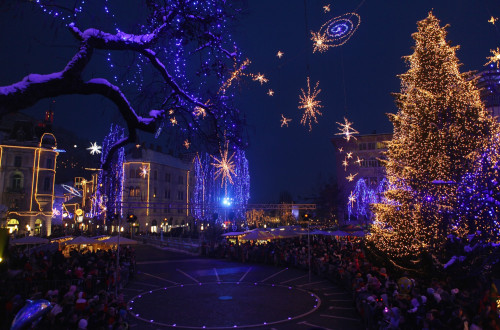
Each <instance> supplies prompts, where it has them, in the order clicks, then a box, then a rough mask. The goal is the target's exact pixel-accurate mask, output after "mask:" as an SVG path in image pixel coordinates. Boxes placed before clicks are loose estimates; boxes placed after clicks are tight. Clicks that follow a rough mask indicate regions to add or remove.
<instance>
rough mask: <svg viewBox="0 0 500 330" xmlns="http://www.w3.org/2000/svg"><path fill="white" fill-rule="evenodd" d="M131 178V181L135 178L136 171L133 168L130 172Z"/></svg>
mask: <svg viewBox="0 0 500 330" xmlns="http://www.w3.org/2000/svg"><path fill="white" fill-rule="evenodd" d="M129 178H130V179H133V178H135V170H134V169H133V168H131V169H130V171H129Z"/></svg>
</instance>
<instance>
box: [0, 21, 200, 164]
mask: <svg viewBox="0 0 500 330" xmlns="http://www.w3.org/2000/svg"><path fill="white" fill-rule="evenodd" d="M170 19H171V16H170V15H169V16H166V17H165V22H164V23H163V24H162V25H160V26H159V27H158V28H156V29H155V30H154V31H153V32H151V33H148V34H142V35H134V34H126V33H123V32H118V33H116V34H110V33H106V32H103V31H100V30H97V29H93V28H90V29H87V30H85V31H81V30H80V29H78V28H77V27H76V26H75V24H73V23H72V24H70V25H69V28H70V30H71V32H72V34H73V35H74V36H75V37H76V38H77V39H78V40H79V41H80V46H79V49H78V52H77V53H76V54H75V55H74V56H73V58H72V59H71V60H70V61H69V62H68V63H67V65H66V66H65V68H64V69H63V70H62V71H60V72H54V73H50V74H44V75H42V74H29V75H27V76H26V77H24V78H23V79H22V80H21V81H19V82H16V83H14V84H12V85H9V86H3V87H0V115H4V114H7V113H12V112H16V111H18V110H21V109H25V108H27V107H30V106H32V105H34V104H36V103H37V102H38V101H40V100H42V99H44V98H50V97H56V96H61V95H69V94H81V95H90V94H98V95H102V96H104V97H106V98H108V99H109V100H111V101H112V102H113V103H114V104H115V105H116V106H117V108H118V110H119V111H120V114H121V116H122V117H123V119H124V120H125V122H126V124H127V128H128V132H129V136H128V137H127V138H125V139H123V140H120V141H119V142H117V144H116V145H115V146H113V147H112V148H111V151H110V152H109V154H108V157H107V159H106V161H105V163H104V164H103V166H104V167H105V168H106V167H107V166H108V165H109V162H110V159H111V157H112V155H113V152H114V151H116V150H117V149H118V148H119V147H121V146H123V145H125V144H127V143H129V142H134V140H135V139H136V136H137V132H136V130H137V129H139V130H142V131H146V132H154V131H155V129H156V126H157V122H158V121H159V120H161V119H162V118H164V117H165V114H164V111H163V110H151V111H150V112H149V116H148V117H142V116H139V115H138V114H137V112H136V110H135V109H134V108H133V106H132V105H131V103H130V102H129V100H128V99H127V97H126V96H125V95H124V94H123V92H122V91H121V89H120V88H119V87H118V86H116V85H114V84H112V83H111V82H109V81H108V80H106V79H104V78H94V79H90V80H88V81H84V80H83V79H82V73H83V71H84V70H85V68H86V66H87V64H88V63H89V62H90V60H91V58H92V55H93V52H94V50H95V49H100V50H113V51H133V52H137V53H140V54H143V55H145V56H146V57H147V58H148V59H149V60H150V61H151V63H152V65H153V67H155V68H156V69H157V70H158V71H159V72H160V74H161V76H162V77H163V78H164V80H165V83H166V84H167V85H168V86H169V87H170V88H171V89H172V91H173V93H174V94H176V95H177V96H178V97H180V98H182V99H184V100H185V101H186V102H188V103H190V104H193V105H196V106H199V107H203V108H205V107H206V106H205V105H204V104H203V103H202V102H199V101H198V100H195V99H194V98H192V97H191V96H189V95H188V93H186V92H185V91H184V90H183V89H182V88H181V87H180V85H179V84H178V83H176V82H175V80H174V77H173V76H172V75H171V74H169V72H168V71H167V68H166V66H165V65H163V63H162V62H161V61H160V59H158V58H157V57H156V56H155V53H154V52H153V51H152V50H151V49H150V47H151V46H152V45H153V44H154V43H155V42H156V41H157V40H158V38H159V37H160V34H161V33H162V32H163V31H164V30H165V29H166V28H167V26H168V21H169V20H170Z"/></svg>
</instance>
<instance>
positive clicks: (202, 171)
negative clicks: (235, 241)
mask: <svg viewBox="0 0 500 330" xmlns="http://www.w3.org/2000/svg"><path fill="white" fill-rule="evenodd" d="M233 159H234V173H235V175H234V178H233V181H234V184H233V185H230V186H227V187H221V185H220V184H219V182H218V181H217V180H214V177H215V172H216V170H217V168H216V167H215V166H214V165H212V163H213V158H212V156H211V155H209V154H207V153H204V154H201V155H197V156H196V158H195V160H194V175H195V180H196V181H195V186H194V189H193V199H192V201H193V203H192V204H191V205H192V214H193V215H194V217H195V219H197V220H203V221H210V222H213V223H218V224H221V223H222V221H224V218H223V217H221V216H219V217H218V218H214V217H213V215H214V214H216V213H218V214H221V213H220V205H221V203H222V201H223V199H224V197H230V198H232V199H233V204H232V205H231V208H230V210H229V209H228V214H229V213H230V211H231V212H234V219H235V220H236V221H238V222H243V223H244V222H245V219H246V217H245V213H246V207H247V204H248V200H249V199H250V172H249V169H248V160H247V158H246V156H245V151H243V150H240V149H237V150H236V151H235V153H234V158H233Z"/></svg>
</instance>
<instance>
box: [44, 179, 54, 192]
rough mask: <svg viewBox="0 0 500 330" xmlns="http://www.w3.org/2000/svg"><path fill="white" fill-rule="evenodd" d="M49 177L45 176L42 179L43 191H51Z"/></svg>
mask: <svg viewBox="0 0 500 330" xmlns="http://www.w3.org/2000/svg"><path fill="white" fill-rule="evenodd" d="M51 181H52V180H51V178H50V177H46V178H45V179H44V180H43V191H51V190H52V189H50V186H51V185H50V184H51Z"/></svg>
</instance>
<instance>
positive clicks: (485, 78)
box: [477, 64, 500, 120]
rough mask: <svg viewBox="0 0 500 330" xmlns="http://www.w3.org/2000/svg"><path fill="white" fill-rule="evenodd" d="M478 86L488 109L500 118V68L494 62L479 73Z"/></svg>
mask: <svg viewBox="0 0 500 330" xmlns="http://www.w3.org/2000/svg"><path fill="white" fill-rule="evenodd" d="M477 87H478V88H479V92H480V93H481V99H482V100H483V102H484V105H485V106H486V109H487V110H488V111H490V113H491V114H492V115H493V116H495V117H497V120H500V119H499V118H500V69H499V68H497V67H496V66H495V65H494V64H490V65H488V67H487V69H485V70H483V71H481V72H480V73H478V75H477Z"/></svg>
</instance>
